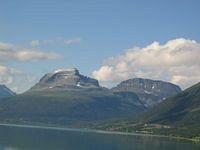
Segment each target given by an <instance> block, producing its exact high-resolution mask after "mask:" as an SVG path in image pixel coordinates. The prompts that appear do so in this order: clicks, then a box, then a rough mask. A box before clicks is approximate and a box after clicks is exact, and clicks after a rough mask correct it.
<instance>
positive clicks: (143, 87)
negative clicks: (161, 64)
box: [112, 78, 181, 107]
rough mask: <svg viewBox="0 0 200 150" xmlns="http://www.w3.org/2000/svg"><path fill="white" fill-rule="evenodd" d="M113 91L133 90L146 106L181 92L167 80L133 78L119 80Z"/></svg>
mask: <svg viewBox="0 0 200 150" xmlns="http://www.w3.org/2000/svg"><path fill="white" fill-rule="evenodd" d="M112 91H114V92H117V91H118V92H119V91H120V92H133V93H135V94H136V95H137V96H138V97H139V98H140V100H141V101H142V102H143V104H144V105H145V106H146V107H151V106H153V105H154V104H157V103H160V102H162V101H164V100H165V99H166V98H168V97H171V96H174V95H176V94H178V93H180V92H181V89H180V87H178V86H177V85H174V84H172V83H169V82H164V81H158V80H150V79H142V78H133V79H129V80H126V81H123V82H121V83H120V84H119V85H117V87H114V88H112Z"/></svg>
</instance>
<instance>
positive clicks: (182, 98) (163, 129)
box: [93, 83, 200, 138]
mask: <svg viewBox="0 0 200 150" xmlns="http://www.w3.org/2000/svg"><path fill="white" fill-rule="evenodd" d="M93 127H94V128H99V129H106V130H116V131H129V132H140V133H150V134H164V135H173V136H182V137H189V138H194V137H200V83H198V84H196V85H194V86H192V87H190V88H188V89H186V90H185V91H183V92H181V93H180V94H178V95H176V96H174V97H171V98H168V99H166V100H165V101H163V102H162V103H160V104H158V105H156V106H154V107H153V108H151V109H150V110H148V111H147V112H145V113H143V114H141V115H139V116H138V117H135V118H129V119H122V120H115V121H107V122H103V123H99V124H96V125H94V126H93Z"/></svg>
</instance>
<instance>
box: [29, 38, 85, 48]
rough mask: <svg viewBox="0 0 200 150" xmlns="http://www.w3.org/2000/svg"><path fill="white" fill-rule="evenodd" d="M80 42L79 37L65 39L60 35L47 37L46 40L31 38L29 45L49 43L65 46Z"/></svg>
mask: <svg viewBox="0 0 200 150" xmlns="http://www.w3.org/2000/svg"><path fill="white" fill-rule="evenodd" d="M80 42H81V39H80V38H74V39H66V38H62V37H58V38H55V39H48V40H32V41H31V42H30V45H31V46H33V47H35V46H39V45H51V44H64V45H66V46H69V45H75V44H79V43H80Z"/></svg>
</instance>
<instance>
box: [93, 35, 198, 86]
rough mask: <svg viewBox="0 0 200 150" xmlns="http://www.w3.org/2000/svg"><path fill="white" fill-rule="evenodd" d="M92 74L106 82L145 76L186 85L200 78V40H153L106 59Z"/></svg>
mask: <svg viewBox="0 0 200 150" xmlns="http://www.w3.org/2000/svg"><path fill="white" fill-rule="evenodd" d="M92 76H93V77H94V78H96V79H98V80H100V81H101V82H102V83H103V84H104V85H106V84H110V83H117V82H120V81H122V80H126V79H129V78H134V77H142V78H151V79H159V80H164V81H169V82H172V83H175V84H178V85H180V86H181V87H182V88H186V87H189V86H191V85H192V84H194V83H196V82H199V81H200V43H198V42H196V41H194V40H189V39H183V38H180V39H174V40H170V41H168V42H167V43H165V44H163V45H162V44H159V43H158V42H153V43H152V44H150V45H148V46H146V47H143V48H140V47H134V48H130V49H128V50H126V51H125V52H124V53H122V54H120V55H118V56H115V57H111V58H108V59H106V60H105V61H104V63H103V65H102V66H101V67H100V68H99V69H98V70H95V71H93V72H92Z"/></svg>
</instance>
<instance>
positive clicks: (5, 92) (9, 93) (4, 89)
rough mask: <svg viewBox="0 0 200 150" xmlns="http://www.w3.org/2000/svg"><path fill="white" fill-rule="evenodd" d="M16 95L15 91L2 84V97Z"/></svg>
mask: <svg viewBox="0 0 200 150" xmlns="http://www.w3.org/2000/svg"><path fill="white" fill-rule="evenodd" d="M14 95H15V93H14V92H12V91H11V90H10V89H9V88H7V87H6V86H5V85H0V98H2V97H10V96H14Z"/></svg>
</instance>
